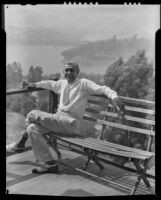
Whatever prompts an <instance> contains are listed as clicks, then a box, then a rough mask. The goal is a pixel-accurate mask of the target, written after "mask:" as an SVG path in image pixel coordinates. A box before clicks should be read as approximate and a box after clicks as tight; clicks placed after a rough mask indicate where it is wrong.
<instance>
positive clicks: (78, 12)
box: [5, 4, 160, 74]
mask: <svg viewBox="0 0 161 200" xmlns="http://www.w3.org/2000/svg"><path fill="white" fill-rule="evenodd" d="M11 27H12V28H11ZM26 27H27V28H28V29H30V28H31V29H33V28H35V29H36V28H39V29H38V30H45V28H46V29H47V31H49V29H54V31H55V30H57V31H58V33H63V32H64V33H68V35H69V34H70V38H73V36H78V38H79V39H80V40H82V41H84V40H85V41H86V40H88V41H96V40H105V39H109V38H112V37H113V36H114V35H115V36H117V38H128V37H132V36H134V35H137V36H138V37H144V38H147V39H154V38H155V33H156V30H158V29H159V27H160V6H159V5H110V4H109V5H108V4H106V5H81V4H79V5H72V4H71V5H70V4H68V5H65V4H59V5H56V4H50V5H49V4H38V5H25V6H22V5H18V4H13V5H12V4H9V5H5V29H6V33H7V34H8V32H10V33H11V41H12V38H13V37H14V33H18V34H20V33H19V32H16V30H22V31H23V30H25V28H26ZM18 28H22V29H18ZM23 28H24V29H23ZM7 31H8V32H7ZM27 33H28V34H29V33H30V31H28V32H27ZM21 36H23V32H22V34H20V35H18V39H19V37H21ZM44 39H46V38H44ZM18 41H19V40H18ZM17 45H19V44H17ZM7 47H8V48H7V63H8V62H10V63H11V62H13V61H18V62H20V63H21V64H22V67H23V71H24V73H25V74H26V73H27V71H28V68H29V66H31V65H34V66H37V65H39V66H43V67H44V71H45V73H51V72H53V73H56V72H57V70H58V68H59V66H61V67H62V61H61V56H60V52H61V51H63V50H61V51H60V50H59V51H58V50H57V49H54V47H47V48H46V47H42V46H41V48H40V47H39V46H38V47H37V46H36V47H35V46H31V45H30V46H29V45H28V46H20V45H19V46H16V45H15V46H9V45H8V46H7ZM69 48H70V47H69ZM44 55H45V56H44ZM53 56H54V57H53ZM83 67H84V68H83ZM83 67H82V69H83V70H84V72H93V71H95V72H96V73H100V69H99V68H98V66H96V67H95V68H94V66H93V68H91V67H89V66H83ZM103 67H104V68H103ZM103 67H102V68H101V69H102V73H103V72H104V70H105V67H106V66H103Z"/></svg>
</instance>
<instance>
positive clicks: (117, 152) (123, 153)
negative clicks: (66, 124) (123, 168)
mask: <svg viewBox="0 0 161 200" xmlns="http://www.w3.org/2000/svg"><path fill="white" fill-rule="evenodd" d="M59 139H61V140H63V141H66V142H69V143H71V144H75V145H78V146H80V147H82V146H83V147H86V148H90V149H93V150H96V151H98V152H100V153H108V154H112V155H113V154H114V155H117V156H123V157H128V158H136V159H142V160H145V159H146V158H150V157H151V156H152V154H149V156H147V155H141V154H140V153H138V154H136V152H134V153H132V152H126V151H122V150H120V149H117V148H113V147H108V146H106V147H105V148H104V147H102V145H100V146H97V147H96V146H95V144H93V143H89V142H87V141H85V140H83V139H78V138H64V137H63V138H62V137H61V138H59Z"/></svg>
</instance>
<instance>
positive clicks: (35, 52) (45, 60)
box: [6, 45, 106, 75]
mask: <svg viewBox="0 0 161 200" xmlns="http://www.w3.org/2000/svg"><path fill="white" fill-rule="evenodd" d="M69 48H71V47H67V46H65V47H63V46H61V47H54V46H42V45H14V46H9V45H8V46H7V47H6V63H7V64H8V63H12V62H14V61H16V62H20V63H21V65H22V70H23V74H24V75H26V74H27V73H28V69H29V67H30V66H31V65H33V66H34V67H36V66H41V67H42V68H43V72H44V74H46V75H49V74H50V73H57V72H61V71H62V68H63V62H62V60H63V57H62V56H61V52H62V51H64V50H66V49H69ZM80 68H81V71H82V72H85V73H99V74H102V73H104V71H105V69H106V66H105V65H99V66H98V65H92V66H91V65H80Z"/></svg>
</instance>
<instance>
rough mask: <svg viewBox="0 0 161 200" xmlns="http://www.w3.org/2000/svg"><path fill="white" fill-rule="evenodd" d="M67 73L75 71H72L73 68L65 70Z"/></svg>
mask: <svg viewBox="0 0 161 200" xmlns="http://www.w3.org/2000/svg"><path fill="white" fill-rule="evenodd" d="M64 71H65V72H72V73H73V72H74V69H72V68H66V69H65V70H64Z"/></svg>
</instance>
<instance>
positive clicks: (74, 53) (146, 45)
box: [62, 35, 154, 66]
mask: <svg viewBox="0 0 161 200" xmlns="http://www.w3.org/2000/svg"><path fill="white" fill-rule="evenodd" d="M142 49H145V51H146V55H147V57H148V58H149V59H151V60H153V59H154V41H152V40H149V39H145V38H138V37H136V35H134V36H133V37H131V38H124V39H118V38H117V37H116V36H113V38H112V39H108V40H99V41H95V42H87V43H85V44H82V45H80V46H79V47H75V48H70V49H67V50H65V51H63V52H62V56H63V57H64V62H68V61H71V60H73V61H76V62H78V63H83V64H88V65H95V64H106V66H107V65H109V64H111V63H112V62H114V61H115V60H116V59H118V58H119V57H123V58H124V59H127V58H129V57H130V56H132V55H133V54H135V53H136V52H137V51H138V50H142Z"/></svg>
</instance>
